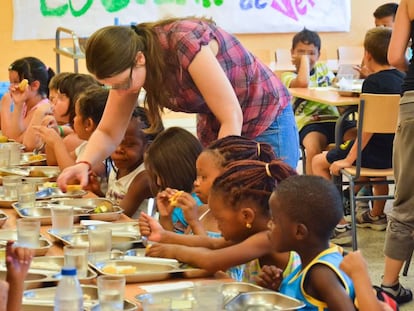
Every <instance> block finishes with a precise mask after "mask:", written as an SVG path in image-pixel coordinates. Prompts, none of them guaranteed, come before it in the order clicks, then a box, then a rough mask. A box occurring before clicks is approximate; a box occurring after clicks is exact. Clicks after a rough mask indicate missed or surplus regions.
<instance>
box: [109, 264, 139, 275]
mask: <svg viewBox="0 0 414 311" xmlns="http://www.w3.org/2000/svg"><path fill="white" fill-rule="evenodd" d="M102 271H103V272H105V273H108V274H134V273H136V272H137V268H136V267H134V266H114V265H107V266H105V267H103V269H102Z"/></svg>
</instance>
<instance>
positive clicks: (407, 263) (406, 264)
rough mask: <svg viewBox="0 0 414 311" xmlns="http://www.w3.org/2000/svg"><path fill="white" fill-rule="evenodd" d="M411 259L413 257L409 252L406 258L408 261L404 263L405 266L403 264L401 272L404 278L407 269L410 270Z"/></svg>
mask: <svg viewBox="0 0 414 311" xmlns="http://www.w3.org/2000/svg"><path fill="white" fill-rule="evenodd" d="M412 257H413V253H412V252H411V254H410V257H408V259H407V260H406V261H405V264H404V270H403V275H404V276H407V274H408V268H410V264H411V258H412Z"/></svg>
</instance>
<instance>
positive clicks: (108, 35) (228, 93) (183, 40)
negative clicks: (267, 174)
mask: <svg viewBox="0 0 414 311" xmlns="http://www.w3.org/2000/svg"><path fill="white" fill-rule="evenodd" d="M85 54H86V63H87V68H88V70H89V71H90V72H91V73H92V74H93V75H94V76H95V77H96V78H97V79H98V80H99V81H100V82H101V83H102V84H104V85H106V86H107V87H108V88H110V89H111V91H110V95H109V98H108V104H107V109H106V111H105V114H104V116H103V118H102V121H101V123H100V125H99V127H98V129H97V130H96V131H95V134H94V135H93V137H92V138H91V140H90V142H91V143H90V147H89V144H88V149H86V150H85V153H84V155H83V156H82V160H85V161H86V162H87V163H85V161H84V162H82V163H80V164H78V165H76V166H75V167H72V168H70V169H68V170H66V171H65V172H64V173H63V174H62V175H61V177H60V179H59V184H60V186H61V187H62V188H63V189H64V188H65V184H66V180H68V179H69V178H72V177H77V178H78V179H79V180H81V183H82V184H86V183H87V168H88V166H89V164H90V163H92V164H93V163H97V162H98V161H100V160H101V159H102V158H104V157H105V156H106V155H108V154H110V152H112V150H113V149H114V148H115V146H116V145H117V144H118V142H119V141H120V139H121V138H122V136H123V132H124V129H125V127H126V124H128V122H127V121H128V120H129V117H130V115H131V111H132V109H133V107H134V106H135V105H136V101H137V97H138V94H139V91H140V90H141V87H143V88H144V89H145V91H146V100H145V102H146V105H147V106H148V110H149V119H150V121H151V124H152V125H153V127H152V128H150V129H149V130H150V131H151V130H156V129H157V125H158V124H160V121H161V113H162V110H163V108H169V109H171V110H173V111H180V112H188V113H197V114H198V118H197V132H198V137H199V139H200V141H201V142H202V144H203V145H204V146H206V145H208V144H209V143H211V142H212V141H213V140H215V139H217V138H221V137H224V136H227V135H242V136H246V137H248V138H250V139H255V140H257V141H264V142H267V143H270V144H271V145H272V146H273V148H274V150H275V153H276V155H277V156H279V157H281V158H282V159H283V160H284V161H286V163H288V164H290V165H291V166H292V167H296V164H297V161H298V158H299V148H298V132H297V128H296V125H295V120H294V116H293V112H292V108H291V105H290V95H289V93H288V91H287V89H286V88H285V87H284V86H283V84H282V83H281V82H280V80H279V79H278V78H277V77H276V76H275V75H274V74H273V72H272V71H271V70H270V69H269V68H268V67H267V66H265V65H264V64H263V63H261V62H260V61H259V60H258V59H257V58H256V57H255V56H253V55H252V54H251V53H250V52H248V51H247V50H246V49H245V48H244V47H243V46H242V45H241V43H240V42H239V41H238V40H237V39H236V38H235V37H234V36H233V35H231V34H229V33H227V32H226V31H224V30H223V29H221V28H219V27H217V26H216V25H215V23H214V22H213V21H211V20H208V19H203V18H184V19H179V18H175V19H168V20H161V21H158V22H155V23H143V24H139V25H137V26H134V27H131V28H130V27H124V26H109V27H104V28H102V29H100V30H98V31H96V32H95V33H94V34H93V35H92V36H91V37H90V38H89V40H88V43H87V47H86V53H85ZM115 120H116V123H117V126H114V121H115Z"/></svg>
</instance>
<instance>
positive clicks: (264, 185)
mask: <svg viewBox="0 0 414 311" xmlns="http://www.w3.org/2000/svg"><path fill="white" fill-rule="evenodd" d="M296 174H297V173H296V171H295V170H294V169H293V168H291V167H290V166H289V165H288V164H286V163H284V162H283V161H282V160H280V159H277V160H272V161H271V162H270V163H266V162H263V161H257V160H239V161H234V162H231V163H230V164H229V165H228V166H227V167H226V170H225V171H224V173H223V174H222V175H221V176H219V177H217V178H216V180H215V181H214V183H213V186H212V188H211V193H212V194H213V193H214V194H221V195H225V197H226V201H227V202H229V204H230V205H231V206H232V207H233V208H234V209H236V210H237V209H238V208H239V206H240V204H239V203H240V202H242V201H245V200H249V201H253V202H256V203H257V206H258V207H260V208H261V212H262V213H263V215H266V216H268V215H269V202H268V201H269V197H270V195H271V193H272V191H273V190H274V188H275V187H276V185H277V184H278V183H279V182H280V181H282V180H283V179H285V178H287V177H289V176H292V175H296Z"/></svg>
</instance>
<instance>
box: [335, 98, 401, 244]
mask: <svg viewBox="0 0 414 311" xmlns="http://www.w3.org/2000/svg"><path fill="white" fill-rule="evenodd" d="M399 103H400V95H398V94H395V95H394V94H392V95H391V94H361V97H360V104H359V109H358V127H357V128H358V133H357V160H356V165H355V166H352V167H349V168H344V169H342V170H341V174H342V175H343V177H345V178H346V179H347V180H348V183H349V192H350V195H349V197H350V201H351V226H352V249H353V250H356V249H358V244H357V235H356V217H355V210H356V201H368V200H387V199H393V198H394V195H393V194H391V195H372V196H357V195H356V193H355V190H354V187H355V185H365V184H371V185H374V184H393V183H394V172H393V169H392V168H387V169H371V168H364V167H362V166H361V153H362V145H361V138H362V133H364V132H365V133H381V134H392V133H395V130H396V128H397V121H398V111H399ZM360 177H367V178H369V180H364V181H361V180H359V179H360ZM372 178H386V179H385V180H372ZM341 182H342V179H341ZM341 188H342V187H341Z"/></svg>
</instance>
